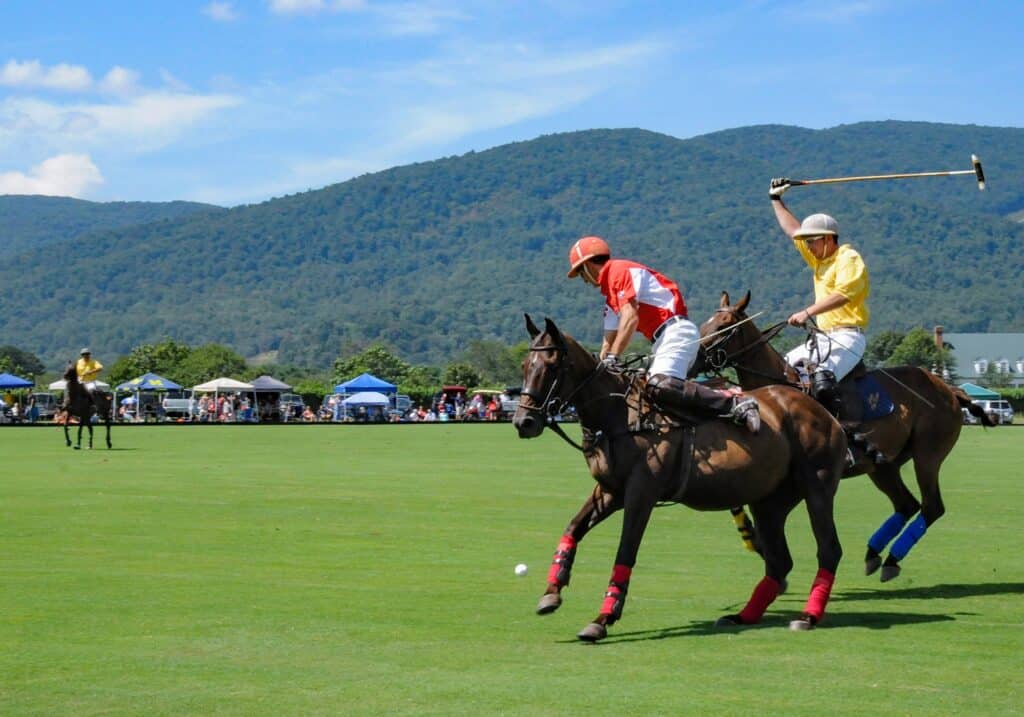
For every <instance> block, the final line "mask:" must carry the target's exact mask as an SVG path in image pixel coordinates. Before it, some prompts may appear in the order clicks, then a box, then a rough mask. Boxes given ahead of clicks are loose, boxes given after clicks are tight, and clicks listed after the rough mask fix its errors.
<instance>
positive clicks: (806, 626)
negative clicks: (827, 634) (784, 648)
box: [789, 615, 814, 632]
mask: <svg viewBox="0 0 1024 717" xmlns="http://www.w3.org/2000/svg"><path fill="white" fill-rule="evenodd" d="M789 629H790V630H792V631H793V632H807V631H808V630H813V629H814V620H813V619H811V618H810V617H807V616H806V615H805V616H804V617H802V618H800V619H799V620H790V621H789Z"/></svg>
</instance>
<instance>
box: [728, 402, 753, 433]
mask: <svg viewBox="0 0 1024 717" xmlns="http://www.w3.org/2000/svg"><path fill="white" fill-rule="evenodd" d="M729 415H730V416H732V420H733V421H734V422H736V423H737V424H739V425H741V426H746V427H747V430H748V431H750V432H751V433H757V432H758V431H759V430H760V429H761V408H760V406H758V405H757V400H756V399H754V398H751V397H750V396H744V397H737V398H736V402H735V403H734V404H733V406H732V410H731V411H729Z"/></svg>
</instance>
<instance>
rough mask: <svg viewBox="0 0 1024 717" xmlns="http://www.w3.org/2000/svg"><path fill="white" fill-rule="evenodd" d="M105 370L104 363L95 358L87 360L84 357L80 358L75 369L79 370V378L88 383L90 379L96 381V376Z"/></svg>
mask: <svg viewBox="0 0 1024 717" xmlns="http://www.w3.org/2000/svg"><path fill="white" fill-rule="evenodd" d="M102 370H103V364H101V363H100V362H99V361H97V360H96V359H94V358H91V359H89V360H88V361H86V360H85V359H84V358H80V359H78V363H76V364H75V371H77V372H78V380H79V381H81V382H82V383H88V382H89V381H95V380H96V377H97V376H99V375H100V371H102Z"/></svg>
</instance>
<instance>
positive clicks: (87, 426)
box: [86, 416, 92, 451]
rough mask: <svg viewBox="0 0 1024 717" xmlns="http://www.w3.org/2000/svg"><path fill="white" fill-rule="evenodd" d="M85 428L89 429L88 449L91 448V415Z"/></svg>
mask: <svg viewBox="0 0 1024 717" xmlns="http://www.w3.org/2000/svg"><path fill="white" fill-rule="evenodd" d="M86 428H88V429H89V450H90V451H91V450H92V416H90V417H89V423H88V424H86Z"/></svg>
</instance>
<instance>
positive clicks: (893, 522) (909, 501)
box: [864, 463, 921, 580]
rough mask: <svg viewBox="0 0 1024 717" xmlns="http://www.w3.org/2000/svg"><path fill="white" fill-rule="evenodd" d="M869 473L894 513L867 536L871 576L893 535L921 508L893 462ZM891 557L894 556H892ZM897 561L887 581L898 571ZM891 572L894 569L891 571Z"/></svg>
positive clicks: (866, 556)
mask: <svg viewBox="0 0 1024 717" xmlns="http://www.w3.org/2000/svg"><path fill="white" fill-rule="evenodd" d="M868 475H869V476H870V478H871V482H872V483H874V484H875V487H876V488H878V490H880V491H882V492H883V493H885V495H886V497H888V498H889V502H891V503H892V507H893V514H892V515H890V516H889V517H888V518H886V520H885V522H884V523H882V525H881V526H880V527H879V528H878V530H876V531H875V532H874V533H873V534H872V535H871V537H870V538H868V548H867V552H866V553H865V554H864V574H865V575H872V574H874V572H875V571H876V570H878V569H879V568H880V567H882V551H883V550H885V547H886V546H887V545H888V544H889V543H890V542H892V540H893V538H895V537H896V536H897V535H899V533H900V531H901V530H903V526H905V525H906V524H907V522H908V521H909V520H910V519H911V518H912V517H914V514H915V513H917V511H918V510H920V508H921V504H920V503H919V502H918V500H917V498H915V497H914V494H913V493H911V492H910V490H909V489H908V488H907V486H906V484H904V482H903V479H902V478H901V477H900V468H899V466H898V465H895V464H893V463H881V464H879V465H877V466H875V467H874V469H873V470H871V472H870V473H868ZM890 557H891V556H890ZM896 562H898V561H894V563H893V567H895V574H892V575H891V576H890V577H888V578H886V580H891V579H892V578H894V577H896V575H897V574H899V566H898V565H896V564H895V563H896ZM889 572H890V573H892V571H891V570H890V571H889Z"/></svg>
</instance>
